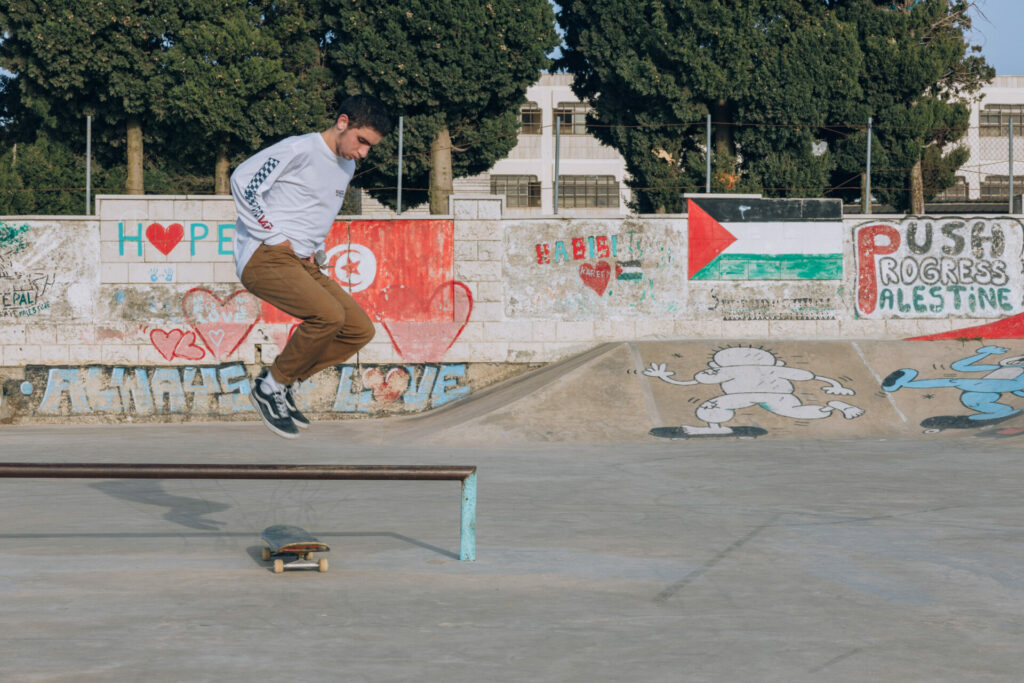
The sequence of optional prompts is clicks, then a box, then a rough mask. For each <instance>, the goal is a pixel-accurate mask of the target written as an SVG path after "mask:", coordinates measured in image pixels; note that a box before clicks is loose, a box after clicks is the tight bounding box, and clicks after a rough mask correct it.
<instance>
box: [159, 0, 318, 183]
mask: <svg viewBox="0 0 1024 683" xmlns="http://www.w3.org/2000/svg"><path fill="white" fill-rule="evenodd" d="M307 11H308V5H306V4H305V3H303V4H299V3H297V2H273V3H269V2H260V1H253V0H250V1H246V0H231V1H225V2H217V3H211V2H201V1H197V2H193V3H191V4H186V5H185V6H184V7H183V9H182V12H181V24H180V27H179V28H178V30H177V31H175V32H174V33H173V34H172V35H171V36H170V38H171V46H170V48H169V49H168V50H167V53H166V55H165V57H164V59H165V63H166V67H167V70H168V72H169V74H170V75H171V78H172V83H173V84H172V86H171V88H170V89H169V91H168V93H167V106H166V110H165V120H166V122H167V123H169V124H173V125H175V127H176V129H177V130H178V132H179V133H184V134H185V136H186V139H187V141H188V149H187V150H182V151H183V152H184V153H190V155H191V156H193V157H194V156H199V157H200V158H201V159H202V160H204V161H206V162H207V163H210V161H211V160H212V161H213V168H211V169H210V170H212V171H214V176H215V191H216V192H217V193H219V194H227V193H228V192H229V191H230V190H229V188H228V176H229V168H230V163H229V162H230V160H231V159H238V158H242V157H245V156H248V155H249V154H251V153H252V152H253V151H255V150H257V149H259V148H260V147H263V146H265V144H266V142H267V141H268V140H274V139H277V138H280V137H285V136H287V135H294V134H297V133H301V132H308V131H310V130H314V129H317V128H324V127H326V120H327V118H329V117H328V116H327V106H326V105H327V102H326V98H327V97H329V95H330V93H329V89H328V88H327V87H326V83H327V76H328V74H327V72H326V69H324V68H323V67H321V66H320V62H321V59H320V55H319V51H318V48H317V44H316V41H315V40H314V39H313V38H311V37H310V35H309V29H310V28H311V26H310V21H309V18H308V17H306V16H305V13H306V12H307ZM303 19H306V21H303ZM204 152H205V153H204Z"/></svg>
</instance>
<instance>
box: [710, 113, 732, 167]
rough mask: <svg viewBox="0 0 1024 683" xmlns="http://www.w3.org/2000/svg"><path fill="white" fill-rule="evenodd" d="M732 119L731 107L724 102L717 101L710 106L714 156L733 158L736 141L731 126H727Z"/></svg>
mask: <svg viewBox="0 0 1024 683" xmlns="http://www.w3.org/2000/svg"><path fill="white" fill-rule="evenodd" d="M732 119H733V115H732V107H731V106H730V105H729V103H728V102H727V101H726V100H718V101H717V102H715V103H714V104H713V105H712V106H711V124H712V125H713V126H714V132H713V135H714V146H715V154H727V155H728V156H729V157H731V158H735V157H736V140H735V139H734V138H733V134H732V132H733V131H732V126H730V125H727V124H728V123H729V122H731V121H732ZM716 124H717V125H716Z"/></svg>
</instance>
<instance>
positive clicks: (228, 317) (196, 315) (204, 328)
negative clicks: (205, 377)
mask: <svg viewBox="0 0 1024 683" xmlns="http://www.w3.org/2000/svg"><path fill="white" fill-rule="evenodd" d="M181 307H182V309H183V310H184V312H185V319H186V320H188V322H189V324H191V325H192V328H193V329H194V330H195V331H196V334H198V335H199V338H200V339H202V340H203V344H205V345H206V348H208V349H209V350H210V353H212V354H213V355H214V357H216V358H218V359H224V358H227V357H228V356H230V355H231V354H233V353H234V352H235V351H236V350H238V347H239V346H241V345H242V342H243V341H245V338H246V337H248V336H249V333H250V332H251V331H252V328H253V327H255V326H256V323H257V322H259V319H260V300H259V299H257V298H256V297H255V296H254V295H252V294H250V293H249V292H247V291H245V290H244V289H239V290H238V291H236V292H233V293H232V294H231V296H229V297H228V298H226V299H221V298H220V297H219V296H217V295H216V294H214V293H213V292H211V291H209V290H206V289H199V288H197V289H193V290H191V291H189V292H188V293H186V294H185V296H184V297H183V298H182V301H181Z"/></svg>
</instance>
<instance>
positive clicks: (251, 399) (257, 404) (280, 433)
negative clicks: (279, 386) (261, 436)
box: [249, 388, 299, 439]
mask: <svg viewBox="0 0 1024 683" xmlns="http://www.w3.org/2000/svg"><path fill="white" fill-rule="evenodd" d="M254 391H256V389H255V388H253V389H251V390H250V391H249V402H250V403H252V405H253V407H254V408H255V409H256V414H257V415H259V416H260V419H261V420H263V424H265V425H266V426H267V429H269V430H270V431H272V432H274V433H275V434H277V435H278V436H280V437H281V438H283V439H297V438H299V435H298V434H292V433H290V432H286V431H284V430H282V429H278V428H277V427H275V426H274V425H273V424H272V423H271V422H270V421H269V420H267V418H266V417H264V415H263V409H262V407H261V406H260V402H259V400H258V399H257V398H256V394H255V393H253V392H254ZM293 424H294V423H293Z"/></svg>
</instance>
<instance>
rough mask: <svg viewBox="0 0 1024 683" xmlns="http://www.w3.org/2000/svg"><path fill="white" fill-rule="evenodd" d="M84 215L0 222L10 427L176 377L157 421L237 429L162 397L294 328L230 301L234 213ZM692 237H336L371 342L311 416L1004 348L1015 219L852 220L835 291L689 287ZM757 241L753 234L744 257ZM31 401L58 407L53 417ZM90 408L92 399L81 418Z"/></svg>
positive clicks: (733, 280) (432, 227)
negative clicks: (865, 351)
mask: <svg viewBox="0 0 1024 683" xmlns="http://www.w3.org/2000/svg"><path fill="white" fill-rule="evenodd" d="M97 210H98V215H97V216H93V217H45V216H8V217H0V380H3V381H4V395H5V397H6V399H5V400H6V402H7V405H8V413H10V411H11V410H13V408H11V406H15V405H16V404H17V405H18V406H20V407H18V410H19V411H21V414H34V411H37V410H38V409H39V407H40V406H43V407H47V406H49V408H50V409H51V410H50V413H49V414H51V415H53V416H61V415H75V414H77V412H81V413H83V414H88V413H90V412H92V413H95V412H96V410H95V409H94V407H93V405H92V404H93V403H95V404H97V405H105V406H108V407H109V406H113V405H114V403H113V402H112V399H111V400H108V398H109V397H108V398H103V396H105V395H103V394H102V392H103V391H108V390H109V389H110V388H111V387H113V386H115V385H116V386H117V387H120V388H119V389H118V391H119V392H120V393H119V394H118V402H117V406H120V411H121V412H120V413H118V412H117V411H116V410H114V409H113V408H111V409H110V410H111V411H112V412H111V414H118V415H126V414H129V413H130V412H131V410H132V409H133V408H132V406H134V405H135V403H134V402H133V398H132V393H131V391H130V387H128V384H125V383H126V382H129V379H131V378H134V379H131V381H132V382H136V385H137V386H136V385H133V386H136V389H137V390H138V392H141V391H143V390H142V389H138V386H142V385H145V387H146V389H145V390H146V391H149V392H150V395H151V396H155V395H156V394H153V391H154V389H153V386H154V385H153V381H154V379H153V378H154V377H155V376H157V375H158V374H159V373H158V372H157V371H158V370H159V369H160V368H178V370H177V371H175V372H176V373H177V374H174V373H171V374H174V377H173V378H171V377H170V375H169V374H167V373H166V372H164V373H162V374H159V376H160V377H161V378H162V379H161V381H164V382H165V385H166V386H165V387H164V388H165V389H166V391H164V393H163V394H162V395H163V396H164V398H163V403H162V404H161V405H162V408H161V407H158V406H156V404H155V403H154V404H153V406H152V414H154V415H158V414H161V410H163V412H164V413H166V414H174V415H178V416H181V415H184V414H190V415H191V414H202V415H208V416H223V415H224V414H225V413H224V410H221V409H220V408H224V407H225V406H226V407H227V408H230V410H229V412H230V411H235V412H242V413H244V412H245V411H246V410H247V408H246V402H244V401H243V402H237V401H234V399H231V400H220V401H219V403H218V402H216V401H215V402H213V403H210V404H209V405H207V403H208V402H204V403H202V406H200V408H197V409H196V411H194V412H193V411H192V408H193V407H194V405H196V406H197V405H199V404H194V401H193V400H192V399H193V398H194V397H191V396H190V397H189V400H188V401H187V402H186V403H187V406H189V408H188V409H187V410H182V409H181V403H180V400H179V399H177V398H176V399H175V401H178V403H174V402H173V401H172V400H171V399H170V398H169V396H171V394H174V395H175V396H179V395H180V396H184V395H185V394H189V391H190V388H191V390H192V391H191V393H192V394H195V393H196V392H199V393H203V392H206V393H210V392H213V393H214V394H217V395H218V396H223V395H226V394H230V393H232V392H236V393H237V392H240V393H239V395H244V392H245V391H247V389H245V388H237V387H236V385H239V386H240V384H239V383H238V382H236V381H235V380H236V379H237V377H236V375H238V376H239V377H240V376H242V375H246V374H249V375H251V374H252V373H254V372H255V370H256V367H257V366H259V365H263V364H267V363H269V362H271V361H272V360H273V358H274V357H275V355H276V353H277V351H278V349H279V348H281V346H282V345H283V344H284V343H285V342H286V340H287V338H288V336H289V334H290V332H291V330H292V328H293V326H294V324H295V322H296V321H294V320H293V319H291V318H290V317H288V316H287V315H285V314H283V313H282V312H280V311H277V310H276V309H273V308H272V307H268V306H265V305H263V304H262V302H260V301H259V300H257V299H256V298H255V297H253V296H252V295H250V294H249V293H248V292H246V291H245V290H244V289H243V288H242V287H241V285H240V283H239V282H238V280H237V278H236V276H235V272H234V263H233V257H232V236H233V232H234V220H235V214H234V206H233V204H232V202H231V201H230V199H229V198H224V197H210V196H202V197H191V196H184V197H163V196H146V197H135V196H102V197H99V198H97ZM688 221H689V218H688V216H686V215H667V216H629V217H626V218H592V217H573V216H572V215H571V214H568V215H561V216H549V217H545V218H514V217H513V218H510V217H507V216H504V215H503V209H502V200H501V198H498V197H494V196H491V195H482V196H459V195H456V196H453V197H452V198H451V202H450V213H449V215H447V216H431V217H427V218H417V219H404V218H402V217H395V216H390V217H383V218H368V219H362V218H359V217H353V218H344V217H342V218H339V220H338V222H337V223H335V225H334V227H333V228H332V232H331V235H330V236H329V238H328V243H327V247H328V254H329V257H330V258H329V263H328V268H327V270H328V272H329V274H331V275H332V276H333V277H335V278H336V279H338V280H339V281H340V282H343V283H344V284H345V285H346V286H348V287H349V288H350V290H351V291H352V293H353V296H354V297H356V299H357V301H359V302H360V303H361V304H362V305H363V306H364V308H366V309H367V310H368V312H370V314H371V317H372V318H373V319H374V320H375V323H376V326H377V330H378V332H377V336H376V338H375V339H374V341H373V342H372V343H371V344H370V345H369V346H367V347H366V348H365V349H364V350H363V351H362V352H361V353H360V354H359V357H358V358H354V359H352V366H351V367H352V368H353V370H352V371H351V372H349V374H348V375H346V374H345V372H346V371H345V370H344V369H339V371H338V373H335V375H332V379H331V380H330V384H331V386H330V387H328V388H326V389H325V388H324V387H312V386H311V387H309V388H308V391H309V392H310V393H309V396H310V397H313V396H316V397H318V398H317V399H316V400H317V401H319V403H318V404H317V405H320V406H321V407H322V408H323V410H325V411H328V412H329V411H330V410H335V409H338V406H342V407H346V409H345V410H342V411H341V412H350V413H353V414H356V413H367V412H369V413H371V414H372V413H374V412H375V411H373V410H368V406H371V404H374V402H376V404H378V405H379V406H381V407H383V406H386V405H391V404H393V403H395V402H400V403H402V404H403V405H408V406H409V407H410V409H414V408H417V409H418V408H423V407H430V405H429V402H428V401H424V400H421V399H422V397H423V396H424V395H425V394H424V393H423V392H424V391H427V388H425V387H424V386H421V385H422V384H423V382H425V381H428V380H429V381H430V382H438V381H441V380H438V377H447V378H448V379H444V380H443V381H441V384H442V386H441V388H440V389H439V391H440V392H441V393H440V394H438V395H439V396H448V395H450V394H451V391H452V389H453V388H458V387H461V386H466V387H469V388H470V390H475V389H476V388H479V387H480V386H483V385H484V384H485V383H487V382H490V381H496V380H497V379H499V378H504V377H508V376H511V374H514V373H515V372H519V371H522V370H523V369H525V368H528V367H535V366H537V365H538V364H543V363H549V362H552V361H556V360H558V359H560V358H564V357H566V356H569V355H571V354H573V353H577V352H580V351H582V350H585V349H587V348H589V347H592V346H593V345H595V344H598V343H601V342H606V341H623V340H637V339H728V340H748V339H749V340H779V339H878V340H883V339H904V338H908V337H917V336H922V335H934V334H943V333H945V334H952V335H956V334H961V335H962V336H972V335H974V334H975V333H974V332H972V331H971V330H974V329H977V328H979V326H980V327H983V328H984V329H986V330H989V331H990V334H989V335H988V336H992V335H998V334H1000V333H1005V330H1007V329H1015V328H1013V325H1014V321H1015V320H1016V316H1018V315H1019V314H1020V313H1021V312H1022V311H1024V271H1022V266H1021V263H1022V261H1024V253H1022V252H1024V226H1022V224H1021V222H1020V221H1019V220H1018V218H1016V217H1009V216H1004V217H980V218H979V217H962V216H947V217H909V218H908V217H903V216H867V217H865V216H861V217H848V218H845V219H843V220H842V222H841V223H838V224H836V225H835V226H832V227H831V228H829V229H832V230H835V231H836V237H835V241H836V244H841V247H837V248H840V249H841V250H842V253H841V255H839V254H837V255H835V258H836V260H835V269H834V272H832V274H827V273H826V274H825V275H823V274H822V271H815V270H814V269H813V268H810V267H809V266H808V267H807V268H804V266H805V265H806V264H803V263H802V262H801V261H800V258H799V257H798V258H797V259H796V260H795V261H794V260H793V259H792V258H790V257H788V256H787V258H789V261H787V265H786V268H788V270H785V274H783V275H779V273H782V272H783V271H770V272H769V271H764V272H761V271H760V270H756V269H754V270H749V269H748V270H746V271H738V270H734V271H727V270H723V269H719V270H717V271H715V272H716V273H724V274H719V275H715V278H718V279H711V278H709V277H705V276H704V275H701V273H697V274H696V275H695V270H694V269H695V267H696V266H695V264H694V260H693V254H694V253H695V252H696V250H698V249H704V251H706V249H705V246H706V245H702V244H700V243H699V242H698V241H695V237H694V233H693V231H692V230H691V226H690V225H689V222H688ZM773 239H774V237H773V235H772V234H771V233H765V234H763V235H761V236H760V237H759V238H758V240H756V242H754V243H753V244H755V246H756V244H760V245H762V246H765V245H767V246H769V247H770V246H772V245H771V242H772V240H773ZM790 247H792V245H790ZM768 251H771V250H770V249H769V250H768ZM780 258H781V257H780ZM808 258H809V259H810V257H808ZM808 263H810V260H808ZM840 264H841V265H840ZM699 265H700V264H697V266H699ZM759 267H760V266H759ZM802 268H803V270H801V269H802ZM701 272H702V273H705V272H707V271H701ZM773 272H774V273H775V274H774V275H773V274H772V273H773ZM805 273H806V275H807V276H806V277H804V274H805ZM965 330H966V331H965ZM1000 330H1003V332H1000ZM1007 334H1008V333H1007ZM477 364H480V367H481V368H483V367H485V366H486V367H487V368H488V370H487V371H483V370H478V369H474V368H473V367H471V366H474V365H477ZM211 367H215V368H219V370H218V372H222V373H223V372H225V368H236V367H237V368H241V369H231V370H230V372H228V374H227V375H225V376H224V377H220V378H219V379H218V380H217V382H218V385H217V388H216V390H215V391H214V390H213V389H209V388H205V389H204V388H202V387H204V386H205V384H203V383H202V381H201V380H202V377H203V376H204V375H203V373H202V372H201V370H202V368H211ZM89 368H102V372H101V373H99V374H97V373H98V371H96V372H92V371H90V370H89ZM196 368H199V370H196ZM443 368H447V369H443ZM53 369H57V370H59V372H58V373H57V374H56V375H53V374H52V373H50V374H49V375H48V374H47V373H48V372H49V371H50V370H53ZM371 370H372V372H371ZM393 370H394V371H400V372H398V373H397V374H395V373H393V372H392V371H393ZM138 371H144V372H143V373H142V374H139V372H138ZM90 372H92V374H90ZM125 373H127V374H125ZM445 373H447V374H445ZM90 378H91V379H90ZM125 378H128V379H125ZM389 378H390V379H389ZM474 378H475V379H474ZM211 381H212V380H211ZM90 382H92V383H93V384H95V383H96V382H99V383H100V384H96V385H95V386H93V387H92V388H91V389H90V388H89V387H90V386H92V385H90V384H89V383H90ZM118 382H121V384H118ZM139 382H141V383H142V384H141V385H140V384H138V383H139ZM167 382H169V384H167ZM451 382H454V384H451ZM40 383H43V384H45V385H47V386H49V388H51V389H53V390H55V391H60V392H63V393H61V394H60V395H54V394H53V393H52V392H51V393H50V395H49V403H47V401H46V400H44V399H45V398H46V395H45V388H46V387H43V386H39V385H40ZM76 383H77V384H76ZM460 383H461V384H460ZM179 385H180V387H181V388H180V389H178V388H177V387H178V386H179ZM162 386H163V385H162ZM54 387H56V388H54ZM76 387H77V388H76ZM167 387H170V388H169V389H168V388H167ZM432 390H433V389H431V391H432ZM89 391H92V392H93V393H92V394H91V395H92V396H93V398H94V399H95V400H93V401H92V403H90V402H89V401H88V400H85V401H84V402H83V400H82V397H88V396H89V395H90V394H89ZM339 391H342V392H348V393H351V394H352V395H353V396H356V399H351V400H350V398H349V397H348V396H347V394H346V396H343V397H339V395H338V392H339ZM75 392H79V393H75ZM81 392H85V393H81ZM138 392H137V393H138ZM168 392H170V393H168ZM176 392H177V393H176ZM456 393H457V395H458V396H462V395H464V394H463V393H458V392H456ZM15 395H16V396H15ZM427 395H429V391H428V393H427ZM75 397H77V398H78V399H79V400H78V401H77V403H76V401H75V400H74V399H75ZM407 397H411V398H409V400H406V399H407ZM126 399H127V400H126ZM147 400H148V399H145V398H142V399H140V401H141V403H140V404H139V405H141V406H143V408H145V407H146V406H148V405H150V404H149V403H147ZM310 400H312V398H311V399H310ZM55 401H56V402H55ZM172 403H174V405H176V406H177V409H175V408H174V407H173V406H172ZM86 405H88V406H89V407H88V408H86V407H85V406H86ZM357 405H358V406H360V408H359V409H358V410H356V409H352V410H348V408H352V407H353V406H357ZM55 406H56V407H55ZM76 406H77V408H76ZM217 406H220V408H218V407H217ZM227 408H225V409H227ZM147 410H148V409H147ZM100 412H103V411H100ZM108 412H109V411H108ZM104 414H106V413H104ZM2 417H3V414H2V412H0V418H2ZM8 417H10V415H8Z"/></svg>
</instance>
